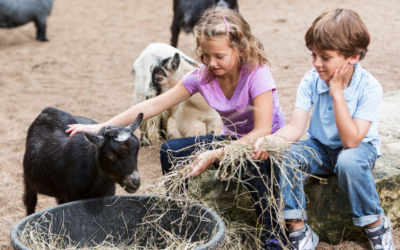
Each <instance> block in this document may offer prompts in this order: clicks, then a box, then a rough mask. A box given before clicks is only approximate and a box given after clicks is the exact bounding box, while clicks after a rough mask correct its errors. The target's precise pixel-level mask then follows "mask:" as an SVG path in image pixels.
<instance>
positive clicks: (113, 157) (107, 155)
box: [106, 154, 115, 160]
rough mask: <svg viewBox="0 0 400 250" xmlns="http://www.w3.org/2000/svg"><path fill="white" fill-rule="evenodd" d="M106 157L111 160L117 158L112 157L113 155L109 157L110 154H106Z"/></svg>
mask: <svg viewBox="0 0 400 250" xmlns="http://www.w3.org/2000/svg"><path fill="white" fill-rule="evenodd" d="M106 156H107V157H108V158H110V159H111V160H112V159H114V158H115V156H114V155H112V154H110V155H109V154H106Z"/></svg>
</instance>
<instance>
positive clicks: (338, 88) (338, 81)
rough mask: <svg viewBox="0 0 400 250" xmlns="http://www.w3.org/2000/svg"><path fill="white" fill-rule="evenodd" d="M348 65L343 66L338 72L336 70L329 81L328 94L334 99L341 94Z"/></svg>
mask: <svg viewBox="0 0 400 250" xmlns="http://www.w3.org/2000/svg"><path fill="white" fill-rule="evenodd" d="M349 69H350V65H349V64H347V63H346V64H343V66H342V68H341V69H340V70H338V69H336V70H335V73H334V74H333V76H332V78H331V79H330V80H329V82H328V85H329V94H330V95H331V96H332V97H334V96H335V95H337V94H340V93H341V94H343V78H344V76H345V75H346V74H347V72H349Z"/></svg>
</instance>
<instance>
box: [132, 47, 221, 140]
mask: <svg viewBox="0 0 400 250" xmlns="http://www.w3.org/2000/svg"><path fill="white" fill-rule="evenodd" d="M196 64H197V63H196V61H194V60H193V59H191V58H190V57H188V56H187V55H185V54H184V53H182V52H181V51H179V50H177V49H175V48H173V47H172V46H170V45H168V44H164V43H152V44H150V45H149V46H147V47H146V49H145V50H144V51H143V52H142V53H141V54H140V56H139V58H138V59H137V60H136V61H135V63H134V64H133V72H134V74H135V93H134V102H135V104H136V103H139V102H141V101H143V100H145V99H149V98H152V97H154V96H157V95H160V94H162V93H164V92H166V91H167V90H169V89H170V88H172V87H173V86H175V85H176V84H177V83H178V82H179V81H180V80H181V79H182V78H183V76H184V75H185V74H186V73H187V72H190V71H192V70H194V68H195V67H196ZM171 116H174V118H175V120H176V125H177V129H178V132H179V133H180V136H181V137H188V136H196V135H199V132H198V131H195V130H194V129H193V126H192V124H193V122H196V121H201V122H203V123H204V124H205V126H206V133H212V132H215V133H219V132H220V131H221V128H222V120H221V118H220V116H219V114H218V113H217V112H216V111H215V110H214V109H212V108H211V107H210V106H209V105H208V103H207V102H206V101H205V99H204V98H203V97H202V96H201V95H200V94H195V95H193V96H192V97H190V98H189V99H188V100H186V101H184V102H182V103H180V104H178V105H176V106H174V107H172V108H171V109H170V110H168V112H167V118H166V119H168V118H169V117H171ZM164 118H165V117H161V119H160V120H161V121H160V124H159V134H160V137H161V138H162V139H163V140H168V132H167V131H168V130H167V126H168V124H167V120H165V119H164ZM140 129H141V131H142V134H141V146H146V145H149V144H148V143H149V141H148V139H147V129H148V128H147V123H143V124H142V126H141V127H140Z"/></svg>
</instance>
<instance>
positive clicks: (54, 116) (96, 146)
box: [23, 108, 143, 215]
mask: <svg viewBox="0 0 400 250" xmlns="http://www.w3.org/2000/svg"><path fill="white" fill-rule="evenodd" d="M142 120H143V114H142V113H141V114H139V115H138V117H137V118H136V120H135V121H134V122H132V124H130V125H129V126H127V127H114V126H108V127H104V128H102V129H101V130H100V132H99V133H98V134H92V133H86V132H83V133H77V134H76V135H74V136H73V137H69V134H67V133H65V131H66V130H67V128H68V125H69V124H77V123H80V124H96V123H97V122H95V121H93V120H91V119H88V118H85V117H77V116H72V115H71V114H69V113H67V112H64V111H61V110H58V109H55V108H46V109H44V110H43V111H42V113H41V114H40V115H39V116H38V117H37V118H36V119H35V121H34V122H33V123H32V125H31V126H30V127H29V130H28V136H27V139H26V150H25V155H24V162H23V166H24V183H25V194H24V204H25V206H26V211H27V215H29V214H32V213H34V212H35V206H36V203H37V193H41V194H45V195H49V196H52V197H55V198H56V199H57V202H58V204H63V203H66V202H71V201H76V200H83V199H89V198H95V197H101V196H109V195H114V194H115V183H118V184H119V185H121V187H123V188H124V189H125V190H126V191H127V192H129V193H134V192H136V190H137V189H138V188H139V186H140V176H139V172H138V169H137V156H138V152H139V141H138V139H137V138H136V136H135V135H133V132H134V131H135V130H136V128H137V127H139V126H140V124H141V123H142Z"/></svg>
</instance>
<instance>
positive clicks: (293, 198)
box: [275, 139, 383, 227]
mask: <svg viewBox="0 0 400 250" xmlns="http://www.w3.org/2000/svg"><path fill="white" fill-rule="evenodd" d="M301 145H304V146H306V147H309V148H312V149H313V150H314V151H315V153H316V155H317V156H318V158H319V159H320V161H321V163H322V164H321V165H320V162H318V161H317V160H316V158H315V156H313V153H314V152H313V151H312V150H304V149H302V146H301ZM288 154H289V155H290V158H289V159H291V160H289V159H287V160H285V161H284V162H285V163H286V165H285V164H284V169H285V173H283V172H280V176H279V177H278V179H279V182H280V187H281V188H280V197H281V198H283V199H284V209H283V216H284V218H285V219H303V218H304V219H307V215H306V213H305V208H306V203H305V195H304V179H305V178H304V175H303V174H301V173H300V172H298V171H296V169H293V168H292V167H289V166H290V165H292V166H297V167H296V168H297V169H300V170H301V171H303V172H305V173H308V174H311V175H317V176H322V175H332V174H336V175H337V176H338V179H339V185H340V187H341V188H342V190H343V191H344V192H345V193H346V195H347V196H348V197H349V201H350V207H351V210H352V213H353V222H354V225H355V226H359V227H363V226H366V225H368V224H371V223H373V222H375V221H377V220H379V219H380V216H381V215H383V209H382V208H381V207H380V206H379V197H378V193H377V191H376V186H375V181H374V177H373V176H372V172H371V170H372V168H373V167H374V165H375V161H376V159H377V158H378V156H377V152H376V149H375V148H374V146H372V145H371V144H369V143H365V142H361V143H360V145H359V146H358V147H356V148H352V149H344V148H336V149H332V148H330V147H328V146H325V145H323V144H322V143H320V142H319V141H318V140H316V139H306V140H302V141H299V142H296V143H294V144H292V145H291V150H290V152H288ZM275 173H279V170H278V169H277V168H275Z"/></svg>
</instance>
